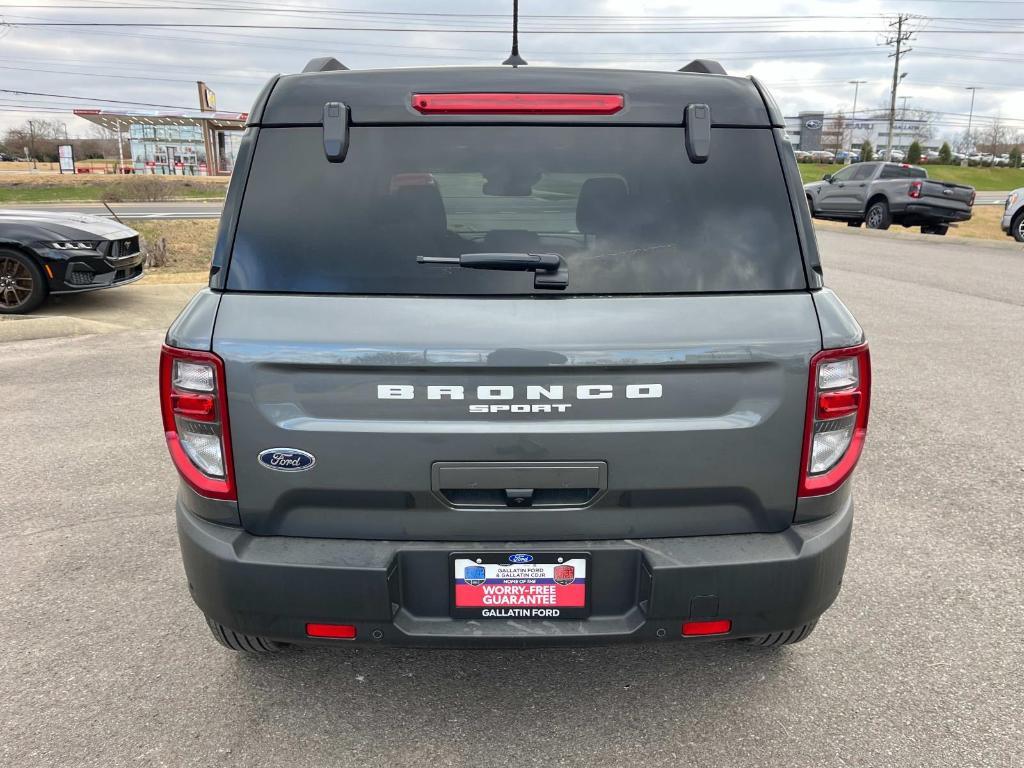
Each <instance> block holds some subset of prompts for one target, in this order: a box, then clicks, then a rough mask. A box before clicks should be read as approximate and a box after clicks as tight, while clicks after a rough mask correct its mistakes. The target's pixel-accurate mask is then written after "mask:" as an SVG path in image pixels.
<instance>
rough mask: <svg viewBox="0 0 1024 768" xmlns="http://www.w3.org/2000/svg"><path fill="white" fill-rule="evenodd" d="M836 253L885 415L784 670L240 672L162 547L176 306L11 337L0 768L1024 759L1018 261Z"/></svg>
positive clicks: (266, 668) (663, 666)
mask: <svg viewBox="0 0 1024 768" xmlns="http://www.w3.org/2000/svg"><path fill="white" fill-rule="evenodd" d="M819 238H820V242H821V244H822V248H823V250H824V253H825V268H826V279H827V282H828V284H829V285H830V286H831V287H833V288H835V289H836V290H837V291H838V292H839V293H840V295H841V296H842V297H843V298H844V300H845V301H846V302H847V303H848V304H849V306H850V307H851V308H852V309H853V311H854V312H855V314H856V315H857V317H858V319H859V320H860V321H861V323H862V324H863V325H864V327H865V329H866V331H867V333H868V336H869V339H870V342H871V345H872V356H873V362H874V387H875V389H874V398H873V399H874V403H873V409H872V415H871V419H872V425H871V434H870V437H869V442H868V448H867V452H866V454H865V457H864V459H863V461H862V463H861V466H860V469H859V470H858V474H857V477H856V481H855V482H856V495H857V522H856V527H855V532H854V543H853V547H852V551H851V557H850V563H849V567H848V570H847V575H846V580H845V584H844V588H843V592H842V594H841V596H840V598H839V600H838V602H837V603H836V604H835V606H834V607H833V608H832V610H831V611H830V612H829V613H828V614H826V616H825V618H824V619H823V621H822V623H821V624H820V625H819V628H818V631H817V632H816V633H815V634H814V635H813V636H812V637H811V638H810V639H809V640H808V641H807V642H806V643H803V644H801V645H798V646H794V647H792V648H787V649H783V650H781V651H778V652H758V651H754V650H751V649H747V648H743V647H738V646H734V645H728V644H725V645H723V644H717V645H684V644H681V643H671V644H668V643H666V644H664V645H654V646H643V647H615V648H602V649H588V650H541V651H529V652H509V651H500V652H494V651H475V652H467V651H408V650H386V649H366V650H353V649H351V648H345V647H342V648H338V649H332V650H301V651H295V652H293V653H289V654H285V655H282V656H279V657H273V658H268V659H251V658H244V657H240V656H236V655H234V654H232V653H230V652H228V651H226V650H224V649H222V648H220V647H219V646H217V645H215V644H214V643H213V641H212V639H211V638H210V637H209V636H208V634H207V630H206V627H205V625H204V623H203V621H202V618H201V616H200V614H199V613H198V611H197V610H196V609H195V608H194V607H193V605H192V603H191V601H190V599H189V597H188V594H187V591H186V588H185V584H184V577H183V573H182V569H181V565H180V561H179V556H178V550H177V542H176V538H175V533H174V521H173V513H172V500H173V495H174V488H175V482H176V481H175V476H174V472H173V470H172V468H171V466H170V462H169V460H168V459H167V456H166V450H165V448H164V444H163V438H162V435H161V429H160V423H159V412H158V403H157V397H156V390H155V382H156V378H155V376H156V361H157V349H158V346H159V343H160V340H161V338H162V331H161V330H153V329H157V328H163V327H165V326H166V323H167V321H168V320H169V315H172V314H173V301H178V299H179V298H180V296H178V295H177V294H175V297H174V300H173V301H171V300H169V299H167V298H166V294H162V293H160V292H159V291H155V290H154V291H153V293H154V295H155V296H157V297H158V298H154V299H153V300H152V301H153V304H152V306H154V307H157V308H156V309H153V310H152V311H150V312H148V313H147V314H146V316H145V321H144V322H143V321H139V322H135V323H134V324H131V325H128V324H125V323H121V324H120V325H119V324H118V322H115V321H113V320H111V321H110V322H107V320H109V318H107V320H105V319H104V318H105V317H106V316H105V315H103V312H104V311H105V310H104V309H103V306H104V304H103V302H105V301H110V300H112V299H113V298H114V296H115V292H111V293H110V294H109V295H107V294H102V293H101V294H93V295H91V296H81V297H76V298H75V305H74V307H73V309H74V310H75V311H76V312H77V313H79V314H81V312H83V311H91V312H94V313H96V314H95V315H94V316H93V318H94V319H96V320H97V321H98V322H104V323H106V324H107V325H110V326H114V327H113V328H110V327H106V328H96V329H94V330H99V331H102V332H100V333H96V334H95V335H82V336H75V337H72V338H52V339H41V340H33V341H15V342H10V343H7V344H3V345H0V403H3V408H2V410H0V576H2V579H3V585H4V586H3V589H2V590H0V615H2V616H3V620H2V621H0V690H2V691H3V696H2V698H0V765H10V766H18V767H19V768H27V767H28V766H52V765H61V766H72V765H74V766H104V767H110V766H138V765H145V766H148V765H172V766H176V765H189V766H192V765H196V766H207V765H209V766H235V765H246V766H249V765H252V766H257V765H259V766H263V765H267V766H285V765H286V766H325V765H359V766H391V765H459V766H461V765H468V766H488V765H508V764H520V765H543V766H555V765H581V766H582V765H625V764H642V765H716V766H762V765H791V766H833V765H835V766H958V767H960V766H1013V765H1021V764H1022V763H1024V718H1022V716H1021V712H1022V711H1024V618H1022V616H1024V515H1022V509H1024V447H1022V445H1024V441H1022V440H1021V432H1022V430H1024V416H1022V414H1024V389H1022V387H1021V381H1022V380H1024V353H1022V342H1024V290H1022V288H1021V286H1024V249H1021V248H1019V247H1014V246H1010V245H1003V244H1000V245H999V247H997V246H995V245H977V244H972V245H964V244H961V243H956V242H952V241H941V240H938V239H937V240H936V241H935V242H934V243H932V242H921V241H909V240H900V239H898V238H891V237H877V236H871V235H867V234H864V233H854V232H849V233H847V232H841V231H834V230H832V231H823V232H821V233H820V234H819ZM144 288H147V287H146V286H137V287H132V288H126V289H123V290H124V291H125V292H127V291H141V290H143V289H144ZM168 290H169V288H168ZM176 290H179V293H182V292H184V293H187V290H185V289H183V288H181V287H180V286H179V287H176ZM131 296H132V297H134V294H132V295H131ZM160 296H163V297H164V298H163V299H159V297H160ZM128 300H129V299H128V298H123V299H120V300H119V301H128ZM132 300H134V298H133V299H132ZM63 306H64V307H65V308H66V307H67V304H65V305H63ZM147 306H150V305H149V304H147ZM18 322H24V321H18ZM125 322H127V321H125Z"/></svg>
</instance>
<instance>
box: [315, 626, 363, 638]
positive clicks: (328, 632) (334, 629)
mask: <svg viewBox="0 0 1024 768" xmlns="http://www.w3.org/2000/svg"><path fill="white" fill-rule="evenodd" d="M306 634H307V635H308V636H309V637H328V638H332V639H334V640H355V639H356V628H355V626H353V625H352V624H307V625H306Z"/></svg>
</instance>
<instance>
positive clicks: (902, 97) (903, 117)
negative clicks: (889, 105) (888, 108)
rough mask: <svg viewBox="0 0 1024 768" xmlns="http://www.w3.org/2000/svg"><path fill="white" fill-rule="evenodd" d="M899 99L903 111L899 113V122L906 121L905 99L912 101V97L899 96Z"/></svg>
mask: <svg viewBox="0 0 1024 768" xmlns="http://www.w3.org/2000/svg"><path fill="white" fill-rule="evenodd" d="M900 98H901V99H903V109H902V110H901V112H900V120H906V119H907V99H912V98H914V97H913V96H900Z"/></svg>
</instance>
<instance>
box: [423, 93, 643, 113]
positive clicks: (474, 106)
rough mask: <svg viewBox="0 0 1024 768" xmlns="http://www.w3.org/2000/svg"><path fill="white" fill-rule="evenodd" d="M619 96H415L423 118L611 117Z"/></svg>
mask: <svg viewBox="0 0 1024 768" xmlns="http://www.w3.org/2000/svg"><path fill="white" fill-rule="evenodd" d="M624 103H625V102H624V100H623V98H622V94H620V93H414V94H413V95H412V108H413V109H415V110H416V111H417V112H420V113H421V114H424V115H614V114H615V113H616V112H618V111H619V110H621V109H622V107H623V105H624Z"/></svg>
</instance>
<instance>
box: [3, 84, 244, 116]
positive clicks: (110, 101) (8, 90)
mask: <svg viewBox="0 0 1024 768" xmlns="http://www.w3.org/2000/svg"><path fill="white" fill-rule="evenodd" d="M0 93H13V94H14V95H16V96H46V97H48V98H51V99H75V100H77V101H90V102H101V103H104V104H126V105H129V106H134V107H161V108H163V109H187V110H189V111H190V112H196V111H198V110H196V108H195V107H182V106H178V105H174V104H153V103H150V102H148V101H123V100H120V99H99V98H96V97H94V96H70V95H67V94H61V93H40V92H39V91H22V90H14V89H12V88H0ZM222 111H225V112H230V111H231V110H222Z"/></svg>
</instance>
